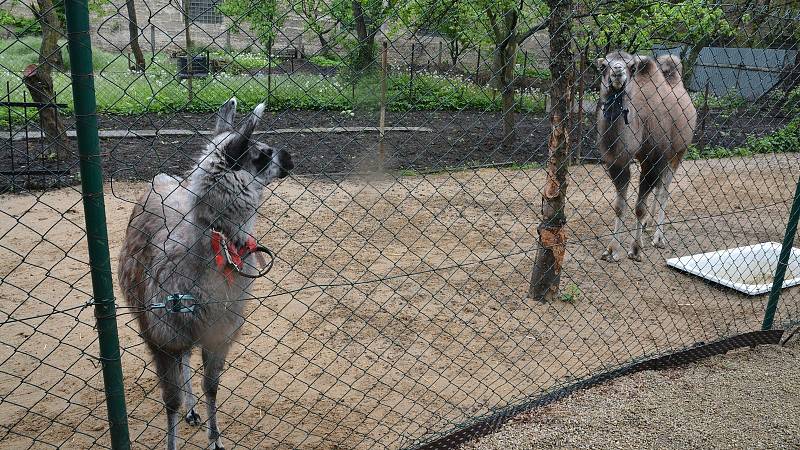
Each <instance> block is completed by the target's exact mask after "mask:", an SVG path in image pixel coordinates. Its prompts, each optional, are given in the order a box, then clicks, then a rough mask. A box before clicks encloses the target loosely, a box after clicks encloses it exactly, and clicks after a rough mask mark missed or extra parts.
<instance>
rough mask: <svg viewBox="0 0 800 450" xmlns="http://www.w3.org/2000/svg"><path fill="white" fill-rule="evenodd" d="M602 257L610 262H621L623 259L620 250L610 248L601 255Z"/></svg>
mask: <svg viewBox="0 0 800 450" xmlns="http://www.w3.org/2000/svg"><path fill="white" fill-rule="evenodd" d="M600 259H602V260H604V261H608V262H619V261H620V260H621V259H622V256H621V255H620V252H619V251H613V250H611V249H608V250H606V251H604V252H603V254H602V255H600Z"/></svg>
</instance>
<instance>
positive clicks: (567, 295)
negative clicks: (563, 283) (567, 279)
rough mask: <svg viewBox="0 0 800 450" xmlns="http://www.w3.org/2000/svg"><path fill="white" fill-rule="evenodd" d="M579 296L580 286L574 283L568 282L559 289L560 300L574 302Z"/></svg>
mask: <svg viewBox="0 0 800 450" xmlns="http://www.w3.org/2000/svg"><path fill="white" fill-rule="evenodd" d="M580 296H581V288H580V287H578V285H577V284H575V283H570V284H569V285H568V286H567V287H565V288H564V289H563V290H562V291H561V296H560V298H561V301H562V302H565V303H575V302H576V301H578V298H580Z"/></svg>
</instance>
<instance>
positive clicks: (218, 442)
mask: <svg viewBox="0 0 800 450" xmlns="http://www.w3.org/2000/svg"><path fill="white" fill-rule="evenodd" d="M208 448H209V449H210V450H225V446H224V445H222V438H216V439H214V440H213V441H211V444H210V445H209V446H208Z"/></svg>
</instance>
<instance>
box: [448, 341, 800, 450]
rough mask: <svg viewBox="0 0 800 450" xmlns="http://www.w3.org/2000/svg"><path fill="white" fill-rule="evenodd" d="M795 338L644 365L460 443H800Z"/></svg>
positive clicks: (516, 447)
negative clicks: (692, 360)
mask: <svg viewBox="0 0 800 450" xmlns="http://www.w3.org/2000/svg"><path fill="white" fill-rule="evenodd" d="M798 364H800V343H798V340H797V338H796V337H795V339H794V340H793V341H789V343H788V345H787V347H780V346H763V347H757V348H756V349H754V350H750V349H746V350H739V351H734V352H731V353H729V354H727V355H721V356H715V357H712V358H709V359H707V360H703V361H701V362H699V363H696V364H692V365H689V366H687V367H684V368H676V369H669V370H663V371H647V372H642V373H638V374H635V375H632V376H629V377H624V378H620V379H618V380H615V381H613V382H610V383H608V384H605V385H602V386H598V387H596V388H593V389H589V390H587V391H584V392H580V393H577V394H575V395H572V396H571V397H568V398H566V399H564V400H563V401H560V402H558V403H556V404H553V405H550V406H547V407H544V408H541V409H539V410H537V411H535V412H531V413H528V414H524V415H521V416H519V417H518V418H517V419H516V420H515V421H514V422H513V423H510V424H508V425H507V426H505V427H503V428H502V429H501V430H500V431H498V432H497V433H495V434H492V435H489V436H486V437H484V438H481V439H479V440H478V441H476V442H473V443H470V444H468V445H466V446H465V447H464V449H465V450H501V449H502V450H523V449H546V448H575V449H579V448H580V449H603V448H609V449H611V448H613V449H640V448H659V449H684V448H706V449H711V448H715V449H740V448H774V449H781V448H785V449H790V448H798V447H800V399H799V398H798V397H797V393H798V391H800V372H798V371H797V367H798Z"/></svg>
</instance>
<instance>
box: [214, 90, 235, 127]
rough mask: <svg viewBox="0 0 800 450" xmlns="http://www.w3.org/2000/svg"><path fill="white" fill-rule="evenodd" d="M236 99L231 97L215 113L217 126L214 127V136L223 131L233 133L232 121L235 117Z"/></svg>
mask: <svg viewBox="0 0 800 450" xmlns="http://www.w3.org/2000/svg"><path fill="white" fill-rule="evenodd" d="M236 103H237V101H236V97H231V99H230V100H228V101H227V102H225V104H224V105H222V106H221V107H220V108H219V111H217V124H216V126H215V127H214V134H220V133H222V132H223V131H233V119H234V117H235V116H236Z"/></svg>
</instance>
